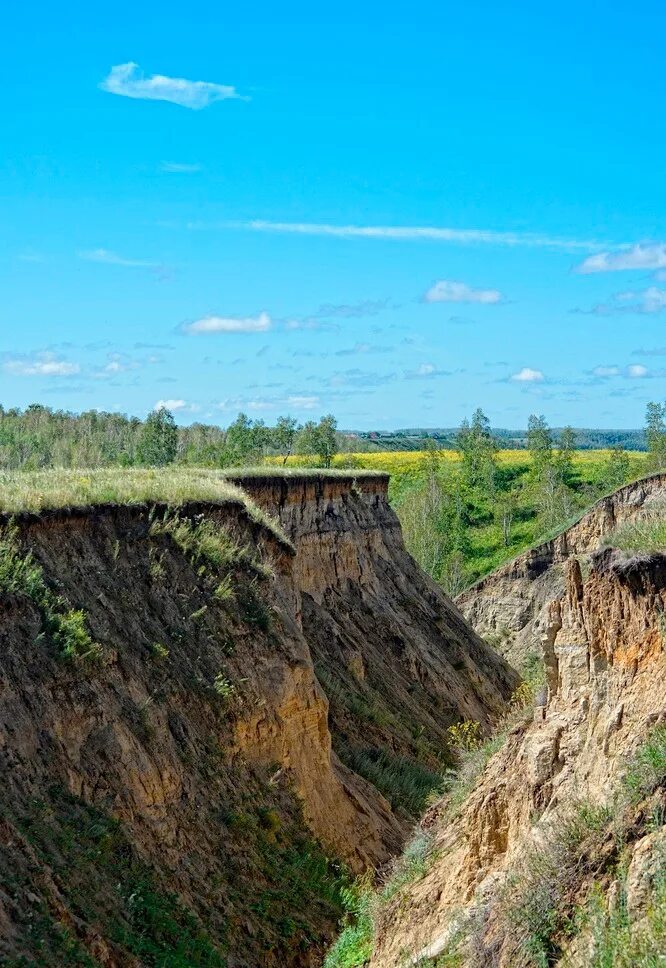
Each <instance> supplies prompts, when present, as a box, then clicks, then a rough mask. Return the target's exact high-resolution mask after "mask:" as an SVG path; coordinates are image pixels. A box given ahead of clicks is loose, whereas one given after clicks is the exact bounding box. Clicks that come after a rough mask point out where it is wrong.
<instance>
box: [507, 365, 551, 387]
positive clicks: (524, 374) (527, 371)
mask: <svg viewBox="0 0 666 968" xmlns="http://www.w3.org/2000/svg"><path fill="white" fill-rule="evenodd" d="M511 379H512V380H513V381H514V382H515V383H542V382H543V380H544V379H545V377H544V375H543V373H542V372H541V370H533V369H532V368H531V367H529V366H524V367H523V368H522V370H518V372H517V373H514V374H512V376H511Z"/></svg>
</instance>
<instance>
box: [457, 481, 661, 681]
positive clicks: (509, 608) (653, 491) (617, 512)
mask: <svg viewBox="0 0 666 968" xmlns="http://www.w3.org/2000/svg"><path fill="white" fill-rule="evenodd" d="M664 501H666V474H655V475H653V476H652V477H647V478H645V479H644V480H641V481H637V482H635V483H633V484H628V485H626V486H625V487H621V488H620V489H619V490H617V491H615V493H614V494H611V495H609V496H608V497H605V498H602V500H600V501H598V502H597V503H596V504H595V505H594V507H592V508H591V509H590V510H589V511H588V512H587V513H586V514H584V515H583V516H582V517H581V518H580V520H579V521H577V522H576V523H575V524H574V525H572V527H570V528H567V529H566V530H565V531H563V532H561V534H558V535H557V536H556V537H554V538H552V539H551V540H550V541H546V542H545V543H544V544H541V545H538V546H537V547H535V548H531V549H530V550H529V551H526V552H524V553H523V554H521V555H519V556H518V557H517V558H514V559H513V560H512V561H509V562H507V564H506V565H503V566H502V567H501V568H498V569H497V570H496V571H494V572H493V573H492V574H491V575H488V576H487V577H486V578H483V579H481V581H479V582H477V583H476V584H475V585H473V586H472V587H471V588H469V589H468V590H467V591H465V592H463V593H462V594H461V595H459V596H458V597H457V599H456V604H457V605H458V607H459V608H460V610H461V611H462V613H463V615H464V616H465V618H467V620H468V621H469V622H470V624H471V625H472V627H473V628H474V629H475V630H476V631H477V632H478V633H479V635H482V636H483V637H484V638H486V639H487V640H488V641H490V642H492V643H493V645H495V646H496V647H497V648H498V649H499V650H500V651H501V653H502V655H504V656H505V657H506V658H507V659H508V661H509V662H511V663H512V664H513V665H515V666H518V667H520V666H521V664H522V662H523V661H524V659H525V657H526V656H527V654H528V653H530V652H531V651H533V650H534V648H535V645H536V643H537V642H538V640H539V638H540V636H541V634H542V632H543V629H544V627H545V625H546V623H547V621H548V614H547V611H548V605H549V603H550V602H551V601H552V600H553V599H554V598H557V597H558V596H559V595H561V594H562V593H563V591H564V565H565V562H566V561H567V560H568V559H569V558H570V557H571V556H572V555H579V556H581V555H582V556H585V555H589V554H590V553H591V552H593V551H595V550H596V548H598V546H599V542H600V540H601V539H602V538H603V537H604V536H605V535H607V534H609V533H610V532H611V531H613V529H614V528H616V527H617V526H618V525H620V524H622V523H623V522H625V521H629V520H631V519H633V518H635V517H636V515H638V514H640V513H642V512H643V511H644V510H645V509H647V508H649V507H650V506H651V505H655V504H658V503H663V502H664Z"/></svg>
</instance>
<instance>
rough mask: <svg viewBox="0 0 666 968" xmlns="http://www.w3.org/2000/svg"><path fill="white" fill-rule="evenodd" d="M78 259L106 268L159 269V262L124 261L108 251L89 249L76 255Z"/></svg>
mask: <svg viewBox="0 0 666 968" xmlns="http://www.w3.org/2000/svg"><path fill="white" fill-rule="evenodd" d="M78 256H79V259H83V260H84V261H85V262H99V263H101V264H102V265H107V266H126V267H127V268H129V269H160V268H162V266H161V265H160V263H159V262H151V261H150V260H148V259H126V258H125V257H124V256H122V255H118V253H117V252H111V250H110V249H91V250H89V251H85V252H79V253H78Z"/></svg>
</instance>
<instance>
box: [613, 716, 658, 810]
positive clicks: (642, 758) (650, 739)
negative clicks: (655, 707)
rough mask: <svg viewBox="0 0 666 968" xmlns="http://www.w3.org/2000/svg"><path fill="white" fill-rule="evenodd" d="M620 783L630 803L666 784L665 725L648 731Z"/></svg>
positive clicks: (636, 801)
mask: <svg viewBox="0 0 666 968" xmlns="http://www.w3.org/2000/svg"><path fill="white" fill-rule="evenodd" d="M622 782H623V786H624V788H625V790H626V791H627V793H628V795H629V798H630V800H631V802H632V803H638V802H639V801H640V800H642V799H643V798H644V797H646V796H649V794H650V793H652V791H653V790H656V789H657V787H659V786H662V785H663V784H666V725H658V726H655V727H653V728H652V729H651V730H650V732H649V733H648V735H647V737H646V739H645V741H644V742H643V743H642V744H641V745H640V746H639V748H638V750H637V751H636V753H635V754H634V755H633V757H632V758H631V760H630V762H629V766H628V768H627V772H626V773H625V775H624V777H623V781H622Z"/></svg>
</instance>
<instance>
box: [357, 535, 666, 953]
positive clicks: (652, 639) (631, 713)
mask: <svg viewBox="0 0 666 968" xmlns="http://www.w3.org/2000/svg"><path fill="white" fill-rule="evenodd" d="M564 581H565V592H564V595H563V596H562V597H561V598H560V599H558V600H556V601H554V602H553V603H551V605H550V607H549V608H548V616H549V617H548V622H547V623H546V628H545V634H544V642H543V645H544V651H545V655H546V672H547V696H540V697H539V698H538V702H539V705H537V707H536V708H535V709H534V712H533V714H532V715H531V716H527V715H523V714H521V713H515V712H514V714H513V716H512V717H511V718H510V719H509V720H508V721H507V724H506V726H505V728H504V730H503V733H502V737H501V738H500V739H499V740H498V741H496V743H495V744H494V745H492V746H489V747H487V748H486V751H485V754H484V751H483V750H481V751H479V752H478V753H476V754H474V756H473V757H472V758H471V759H470V760H469V763H468V766H469V764H471V765H473V763H474V757H476V764H477V770H478V771H480V773H479V775H478V776H477V777H476V779H474V777H473V775H470V774H469V772H468V775H467V778H466V781H464V783H465V784H466V786H467V787H468V788H471V789H470V792H469V793H468V795H467V796H464V793H465V785H463V788H462V795H461V787H460V785H459V786H458V788H457V791H456V790H455V789H454V791H453V793H452V794H451V795H449V796H447V797H445V798H443V800H442V801H441V802H440V803H439V804H438V805H437V806H435V807H434V808H433V809H432V810H431V811H430V812H429V814H428V815H427V816H426V818H425V820H424V822H423V830H424V831H426V832H427V836H429V837H431V841H430V843H429V846H428V856H427V858H426V860H425V861H424V862H423V864H422V866H421V867H420V868H419V869H418V871H417V872H416V873H415V875H414V878H413V880H412V882H411V883H407V884H405V885H404V886H402V887H401V888H399V889H398V890H397V891H396V892H394V895H393V897H392V898H391V899H390V900H389V901H388V902H387V903H386V904H385V905H384V906H383V907H382V908H381V911H380V913H379V914H378V916H377V921H378V928H377V943H376V945H375V949H374V954H373V956H372V958H371V960H370V965H371V966H372V968H397V966H406V965H417V964H418V965H421V966H426V965H433V966H435V965H447V966H451V965H458V966H468V968H470V966H479V968H480V966H502V968H503V966H507V968H520V966H538V965H546V964H561V965H562V966H564V965H568V966H579V968H583V966H587V968H591V966H598V968H602V966H605V965H611V964H612V965H614V966H627V968H629V966H634V968H636V966H638V965H645V966H647V965H656V964H658V963H660V962H659V960H658V953H659V951H661V953H662V956H663V951H664V946H666V830H665V828H664V819H665V818H666V651H665V643H664V629H663V614H664V608H665V607H666V555H664V554H658V555H653V556H649V557H643V558H638V559H636V558H633V559H627V558H626V557H624V556H623V555H621V554H619V553H618V552H615V551H613V550H605V551H602V552H599V553H597V554H595V555H594V556H593V557H592V561H591V570H590V572H589V575H588V577H587V578H586V579H583V575H582V572H581V569H580V565H579V563H578V562H577V561H576V559H575V558H570V560H569V561H568V563H567V564H566V566H565V579H564ZM498 747H499V749H498ZM484 759H485V760H487V764H486V765H485V767H484V766H483V762H484Z"/></svg>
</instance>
